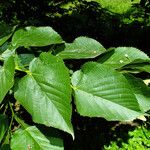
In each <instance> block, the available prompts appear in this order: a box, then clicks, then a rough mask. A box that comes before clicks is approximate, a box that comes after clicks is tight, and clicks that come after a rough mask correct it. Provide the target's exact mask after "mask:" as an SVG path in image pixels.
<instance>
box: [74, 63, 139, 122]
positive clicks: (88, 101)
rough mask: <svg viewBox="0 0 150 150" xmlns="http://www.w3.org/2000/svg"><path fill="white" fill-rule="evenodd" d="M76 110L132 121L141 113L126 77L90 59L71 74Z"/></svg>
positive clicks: (92, 114) (86, 113)
mask: <svg viewBox="0 0 150 150" xmlns="http://www.w3.org/2000/svg"><path fill="white" fill-rule="evenodd" d="M72 84H73V89H74V97H75V103H76V108H77V111H78V112H79V113H80V114H81V115H83V116H90V117H104V118H105V119H107V120H120V121H125V120H133V119H135V118H136V117H138V116H139V115H140V114H141V112H140V108H139V104H138V102H137V100H136V98H135V96H134V94H133V93H132V90H131V88H130V85H129V83H128V81H127V80H126V79H125V77H124V76H123V75H122V74H120V73H118V72H117V71H115V70H113V69H112V68H111V67H108V66H106V65H102V64H98V63H94V62H89V63H86V64H85V65H84V66H83V67H82V69H81V70H79V71H77V72H75V73H74V74H73V77H72Z"/></svg>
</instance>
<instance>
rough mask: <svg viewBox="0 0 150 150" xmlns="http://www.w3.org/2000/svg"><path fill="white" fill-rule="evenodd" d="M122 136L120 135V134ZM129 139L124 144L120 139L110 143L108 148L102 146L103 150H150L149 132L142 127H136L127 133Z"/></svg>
mask: <svg viewBox="0 0 150 150" xmlns="http://www.w3.org/2000/svg"><path fill="white" fill-rule="evenodd" d="M121 134H122V133H121ZM128 135H129V139H128V140H127V141H126V142H125V141H123V139H121V138H117V140H115V141H112V142H111V143H110V145H109V146H104V149H105V150H116V149H122V150H127V149H128V150H135V149H136V150H146V149H150V130H149V129H146V128H144V127H142V126H141V127H137V128H136V129H135V130H133V131H130V132H129V133H128Z"/></svg>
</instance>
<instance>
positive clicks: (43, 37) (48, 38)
mask: <svg viewBox="0 0 150 150" xmlns="http://www.w3.org/2000/svg"><path fill="white" fill-rule="evenodd" d="M62 42H63V40H62V38H61V36H60V35H59V34H58V33H57V32H56V31H54V30H53V29H52V28H51V27H26V28H25V29H20V30H18V31H16V32H15V33H14V35H13V37H12V45H13V46H15V47H19V46H24V47H29V46H47V45H51V44H58V43H62Z"/></svg>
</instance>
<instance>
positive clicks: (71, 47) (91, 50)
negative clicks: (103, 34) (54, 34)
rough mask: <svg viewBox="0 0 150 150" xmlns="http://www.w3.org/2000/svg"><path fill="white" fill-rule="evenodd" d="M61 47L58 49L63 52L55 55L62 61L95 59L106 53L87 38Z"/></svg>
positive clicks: (100, 46)
mask: <svg viewBox="0 0 150 150" xmlns="http://www.w3.org/2000/svg"><path fill="white" fill-rule="evenodd" d="M63 46H64V47H63ZM63 46H61V47H59V49H60V50H63V51H61V52H60V53H58V54H57V56H60V57H61V58H63V59H85V58H95V57H97V56H99V55H100V54H102V53H103V52H105V51H106V50H105V48H104V47H103V46H102V45H101V44H100V43H99V42H97V41H96V40H94V39H91V38H87V37H78V38H76V39H75V40H74V42H73V43H70V44H68V43H66V44H65V45H63Z"/></svg>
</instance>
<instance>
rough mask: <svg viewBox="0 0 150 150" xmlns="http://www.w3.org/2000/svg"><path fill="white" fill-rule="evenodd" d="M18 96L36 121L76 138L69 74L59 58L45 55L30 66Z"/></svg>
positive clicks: (16, 95) (17, 92)
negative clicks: (72, 116)
mask: <svg viewBox="0 0 150 150" xmlns="http://www.w3.org/2000/svg"><path fill="white" fill-rule="evenodd" d="M29 69H30V72H29V74H28V75H26V76H25V77H23V79H22V80H21V82H20V83H19V88H18V90H17V91H16V93H15V97H16V99H17V100H18V101H19V102H20V103H21V104H22V105H23V106H24V107H25V109H26V110H27V111H28V112H29V113H30V114H31V115H32V117H33V120H34V121H35V122H37V123H41V124H44V125H46V126H52V127H55V128H58V129H61V130H63V131H66V132H68V133H70V134H72V135H73V129H72V124H71V114H72V109H71V87H70V77H69V71H68V69H67V68H66V67H65V65H64V63H63V61H62V60H61V59H60V58H57V57H56V56H53V55H51V54H48V53H42V54H41V55H40V57H39V58H38V59H34V60H33V61H32V62H31V63H30V68H29Z"/></svg>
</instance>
